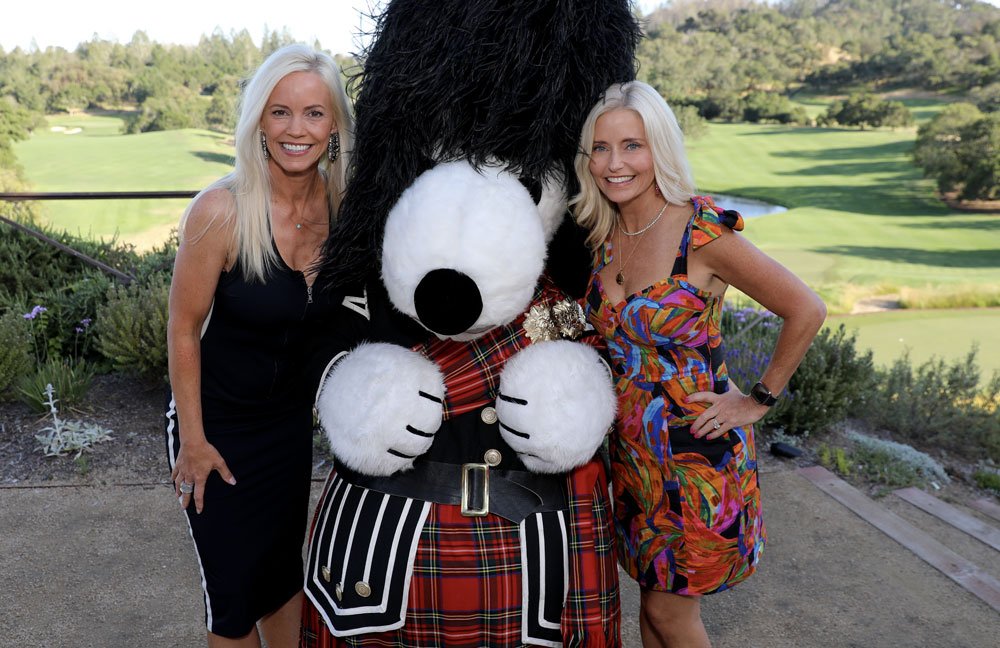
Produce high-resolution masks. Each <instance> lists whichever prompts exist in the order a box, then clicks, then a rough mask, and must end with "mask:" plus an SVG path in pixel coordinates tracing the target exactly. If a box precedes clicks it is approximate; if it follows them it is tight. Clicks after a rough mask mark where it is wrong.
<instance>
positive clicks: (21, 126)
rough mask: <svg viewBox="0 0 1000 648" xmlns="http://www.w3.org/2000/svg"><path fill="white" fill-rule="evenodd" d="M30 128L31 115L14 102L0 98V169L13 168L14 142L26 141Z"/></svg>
mask: <svg viewBox="0 0 1000 648" xmlns="http://www.w3.org/2000/svg"><path fill="white" fill-rule="evenodd" d="M31 127H32V116H31V113H30V112H28V111H27V110H25V109H24V108H22V107H21V106H19V105H18V104H17V102H16V101H14V99H13V97H3V96H0V168H8V169H10V168H15V167H16V166H17V159H16V158H15V157H14V142H16V141H18V140H23V139H27V137H28V133H29V132H30V129H31Z"/></svg>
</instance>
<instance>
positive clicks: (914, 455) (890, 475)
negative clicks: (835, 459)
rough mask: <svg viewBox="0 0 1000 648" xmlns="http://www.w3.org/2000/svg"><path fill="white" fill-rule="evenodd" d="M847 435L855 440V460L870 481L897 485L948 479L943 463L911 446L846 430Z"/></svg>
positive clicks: (947, 480) (944, 482)
mask: <svg viewBox="0 0 1000 648" xmlns="http://www.w3.org/2000/svg"><path fill="white" fill-rule="evenodd" d="M848 437H849V438H850V439H851V440H852V441H854V444H855V448H854V452H853V455H854V458H855V460H856V461H858V463H859V464H860V467H861V469H862V472H864V473H867V474H868V476H869V478H870V479H871V480H872V481H876V482H879V483H882V484H885V485H886V486H897V487H901V486H912V485H913V484H922V483H925V482H927V481H934V482H937V483H940V484H948V483H950V482H951V478H950V477H948V473H947V472H945V469H944V466H942V465H941V464H940V463H938V462H937V461H935V460H934V459H933V458H932V457H931V456H930V455H928V454H926V453H923V452H920V451H919V450H917V449H915V448H913V447H912V446H908V445H906V444H905V443H896V442H895V441H889V440H887V439H877V438H875V437H870V436H865V435H864V434H859V433H857V432H850V433H848Z"/></svg>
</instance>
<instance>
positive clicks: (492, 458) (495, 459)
mask: <svg viewBox="0 0 1000 648" xmlns="http://www.w3.org/2000/svg"><path fill="white" fill-rule="evenodd" d="M502 459H503V455H502V454H500V451H499V450H497V449H496V448H490V449H489V450H487V451H486V452H485V453H484V454H483V461H484V462H485V463H486V464H487V465H488V466H499V465H500V461H501V460H502Z"/></svg>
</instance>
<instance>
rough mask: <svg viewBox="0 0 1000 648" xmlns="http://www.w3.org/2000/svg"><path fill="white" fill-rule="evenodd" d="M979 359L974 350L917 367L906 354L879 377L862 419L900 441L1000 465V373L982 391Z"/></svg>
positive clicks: (932, 360) (974, 348) (973, 348)
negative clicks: (959, 357) (961, 356)
mask: <svg viewBox="0 0 1000 648" xmlns="http://www.w3.org/2000/svg"><path fill="white" fill-rule="evenodd" d="M977 354H978V349H977V348H976V347H975V346H973V347H972V349H971V350H970V351H969V353H968V354H967V355H966V357H965V358H962V359H957V360H954V361H952V362H950V363H949V362H946V361H945V360H942V359H940V358H931V359H930V360H928V361H927V362H925V363H923V364H922V365H920V366H919V367H916V368H914V367H913V366H912V364H911V361H910V357H909V354H908V353H906V354H904V355H903V356H902V357H901V358H899V359H897V360H896V361H895V362H894V363H893V364H892V366H890V367H889V368H888V369H887V370H884V371H880V372H879V379H878V381H877V382H876V385H875V387H876V388H875V389H874V391H873V395H872V398H871V399H870V405H869V407H866V408H864V409H863V410H860V411H859V414H861V415H862V417H863V418H865V419H866V420H867V421H868V422H869V423H871V424H873V425H875V426H876V427H880V428H882V429H884V430H888V431H890V432H892V433H893V434H894V435H898V436H899V437H900V438H903V439H912V440H914V441H916V442H918V443H920V444H925V445H932V446H936V447H939V448H943V449H946V450H948V451H951V452H954V453H955V454H957V455H959V456H962V457H965V458H967V459H973V460H975V459H981V458H982V456H983V455H984V454H985V455H986V456H987V457H989V458H991V459H993V460H994V461H1000V373H994V374H993V378H992V380H990V381H989V382H988V383H986V384H985V385H984V386H981V385H980V371H979V365H978V363H977V362H976V356H977Z"/></svg>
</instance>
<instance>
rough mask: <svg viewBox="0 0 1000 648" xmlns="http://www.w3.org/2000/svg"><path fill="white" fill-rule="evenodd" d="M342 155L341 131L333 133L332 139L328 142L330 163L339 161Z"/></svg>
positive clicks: (327, 150) (327, 152)
mask: <svg viewBox="0 0 1000 648" xmlns="http://www.w3.org/2000/svg"><path fill="white" fill-rule="evenodd" d="M339 156H340V133H331V134H330V141H328V142H327V143H326V157H327V158H329V159H330V164H333V163H334V162H336V161H337V158H338V157H339Z"/></svg>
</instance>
